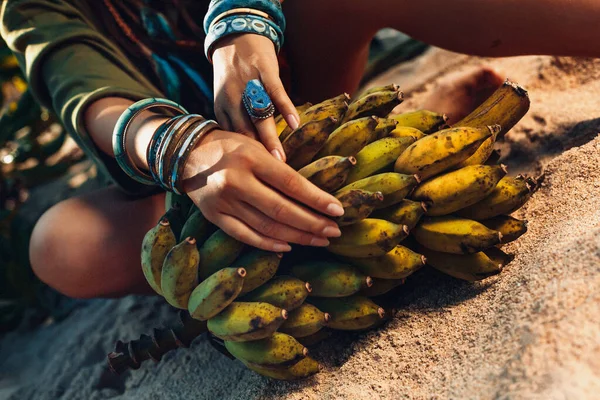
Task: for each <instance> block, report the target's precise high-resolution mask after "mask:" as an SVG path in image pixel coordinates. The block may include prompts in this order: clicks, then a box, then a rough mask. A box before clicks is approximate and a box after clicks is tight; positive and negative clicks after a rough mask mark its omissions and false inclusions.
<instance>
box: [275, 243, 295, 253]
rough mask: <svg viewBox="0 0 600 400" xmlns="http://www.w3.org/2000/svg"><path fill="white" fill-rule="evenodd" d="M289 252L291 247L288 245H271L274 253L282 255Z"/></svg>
mask: <svg viewBox="0 0 600 400" xmlns="http://www.w3.org/2000/svg"><path fill="white" fill-rule="evenodd" d="M291 250H292V247H291V246H290V245H289V244H284V243H275V244H274V245H273V251H274V252H275V253H284V252H288V251H291Z"/></svg>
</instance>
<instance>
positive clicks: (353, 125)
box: [316, 116, 379, 158]
mask: <svg viewBox="0 0 600 400" xmlns="http://www.w3.org/2000/svg"><path fill="white" fill-rule="evenodd" d="M378 124H379V118H377V117H372V116H371V117H364V118H360V119H357V120H354V121H350V122H347V123H345V124H342V125H341V126H340V127H338V128H337V129H336V130H335V131H333V132H332V133H331V135H329V138H328V139H327V141H326V142H325V145H324V146H323V148H322V149H321V150H320V151H319V152H318V153H317V155H316V158H323V157H327V156H334V155H335V156H342V157H350V156H354V155H356V154H357V153H358V152H359V151H360V150H361V149H362V148H363V147H365V146H366V145H367V144H368V143H371V142H372V141H373V140H374V138H375V128H376V127H377V125H378Z"/></svg>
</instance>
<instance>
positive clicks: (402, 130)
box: [388, 126, 427, 140]
mask: <svg viewBox="0 0 600 400" xmlns="http://www.w3.org/2000/svg"><path fill="white" fill-rule="evenodd" d="M388 136H390V137H412V138H414V139H415V140H419V139H423V138H424V137H425V136H427V135H425V134H424V133H423V132H421V131H420V130H418V129H417V128H411V127H409V126H397V127H396V128H395V129H394V130H393V131H391V132H390V134H389V135H388Z"/></svg>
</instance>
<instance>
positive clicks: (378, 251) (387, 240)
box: [327, 218, 409, 258]
mask: <svg viewBox="0 0 600 400" xmlns="http://www.w3.org/2000/svg"><path fill="white" fill-rule="evenodd" d="M340 230H341V231H342V236H340V237H337V238H330V240H329V243H330V244H329V246H328V247H327V250H329V251H330V252H331V253H333V254H337V255H340V256H345V257H357V258H365V257H378V256H383V255H385V254H386V253H387V252H389V251H391V250H392V249H393V248H394V247H396V245H398V243H400V242H401V241H402V240H403V239H405V238H406V236H408V234H409V231H408V228H407V227H406V226H404V225H397V224H394V223H392V222H388V221H384V220H381V219H372V218H367V219H363V220H362V221H359V222H357V223H356V224H354V225H349V226H343V227H341V229H340Z"/></svg>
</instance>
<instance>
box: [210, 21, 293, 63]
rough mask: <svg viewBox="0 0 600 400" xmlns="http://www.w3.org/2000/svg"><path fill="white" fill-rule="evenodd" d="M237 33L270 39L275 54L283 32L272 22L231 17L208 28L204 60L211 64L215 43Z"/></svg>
mask: <svg viewBox="0 0 600 400" xmlns="http://www.w3.org/2000/svg"><path fill="white" fill-rule="evenodd" d="M239 33H253V34H256V35H261V36H265V37H267V38H269V39H271V41H272V42H273V44H274V45H275V50H276V51H277V53H279V50H280V49H281V46H282V45H283V32H282V31H281V29H280V28H279V27H278V26H277V25H276V24H275V23H274V22H273V21H270V20H268V19H266V18H261V17H257V16H255V15H232V16H230V17H226V18H223V19H222V20H220V21H219V22H217V23H216V24H215V25H213V26H212V27H211V28H210V31H209V32H208V34H207V35H206V39H205V41H204V52H205V54H206V58H208V60H209V61H211V62H212V50H213V47H214V45H215V43H216V42H217V41H219V40H220V39H222V38H224V37H226V36H229V35H235V34H239Z"/></svg>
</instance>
